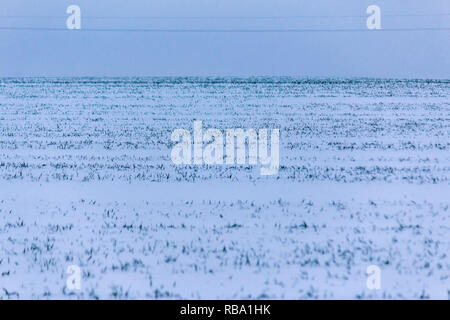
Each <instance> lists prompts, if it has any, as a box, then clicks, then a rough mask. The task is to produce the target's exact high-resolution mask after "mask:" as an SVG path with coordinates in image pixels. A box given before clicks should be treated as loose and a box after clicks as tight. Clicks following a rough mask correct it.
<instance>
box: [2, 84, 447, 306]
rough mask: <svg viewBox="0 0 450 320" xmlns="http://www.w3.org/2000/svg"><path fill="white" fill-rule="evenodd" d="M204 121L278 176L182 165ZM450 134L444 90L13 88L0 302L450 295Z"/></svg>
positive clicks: (8, 109) (5, 88)
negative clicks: (267, 147)
mask: <svg viewBox="0 0 450 320" xmlns="http://www.w3.org/2000/svg"><path fill="white" fill-rule="evenodd" d="M194 120H202V121H203V123H204V126H205V127H214V128H219V129H227V128H236V127H241V128H280V130H281V139H280V142H281V146H280V154H281V158H280V170H279V173H278V175H275V176H261V175H260V174H259V170H258V168H257V167H254V168H253V167H249V166H242V167H236V166H199V167H195V166H180V167H177V166H174V165H173V164H172V162H171V161H170V150H171V147H172V143H171V142H170V134H171V132H172V131H173V130H174V129H176V128H186V129H188V130H192V124H193V121H194ZM449 138H450V82H449V81H425V80H417V81H416V80H414V81H400V80H391V81H381V80H370V79H361V80H316V81H306V80H295V79H284V78H275V79H274V78H268V79H246V80H244V79H197V78H177V79H170V78H158V79H156V78H154V79H145V78H142V79H123V78H121V79H3V80H0V245H1V247H0V297H1V298H43V299H44V298H150V299H153V298H201V299H204V298H225V299H226V298H275V299H283V298H290V299H297V298H349V299H351V298H440V299H448V298H449V297H450V258H449V254H450V236H449V231H450V209H449V205H450V197H449V195H450V152H449V151H450V139H449ZM73 264H76V265H79V266H80V268H81V270H82V275H83V276H82V287H81V290H80V291H69V290H67V289H66V288H65V285H66V278H67V276H68V275H67V274H66V273H65V271H66V268H67V266H69V265H73ZM372 264H375V265H378V266H379V267H380V268H381V270H382V288H381V290H374V291H371V290H368V289H367V288H366V279H367V275H366V274H365V272H366V268H367V267H368V266H369V265H372Z"/></svg>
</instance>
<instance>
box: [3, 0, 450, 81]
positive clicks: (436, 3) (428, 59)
mask: <svg viewBox="0 0 450 320" xmlns="http://www.w3.org/2000/svg"><path fill="white" fill-rule="evenodd" d="M71 4H77V5H79V6H80V7H81V10H82V27H83V28H84V29H88V28H184V29H187V28H196V29H201V28H208V29H212V28H222V29H224V28H230V29H233V28H234V29H236V28H239V29H244V28H250V29H257V28H266V29H267V28H269V29H282V28H291V29H292V28H295V29H312V28H314V29H320V28H325V29H338V28H349V29H362V28H365V20H366V18H365V16H366V14H365V10H366V8H367V6H368V5H370V4H377V5H379V6H380V7H381V12H382V27H383V28H385V29H394V28H427V27H446V28H449V27H450V15H447V16H429V17H425V16H417V17H413V16H390V15H397V14H425V13H432V14H435V13H450V1H448V0H429V1H423V0H409V1H401V0H383V1H375V0H371V1H367V0H346V1H337V0H334V1H330V0H310V1H299V0H298V1H294V0H286V1H280V0H258V1H257V0H221V1H213V0H208V1H207V0H202V1H201V0H184V1H182V0H158V1H156V0H155V1H153V0H152V1H144V0H141V1H138V0H127V1H117V0H95V1H92V0H58V1H56V0H39V1H32V0H2V1H1V4H0V8H1V11H0V16H2V17H0V27H52V28H65V19H66V16H67V15H66V13H65V11H66V8H67V6H69V5H71ZM299 15H300V16H302V15H303V16H304V15H320V16H324V15H331V16H334V15H338V16H342V15H352V16H353V15H356V16H359V15H360V16H361V17H341V18H304V19H216V20H214V19H181V18H177V19H155V20H145V19H138V20H136V19H135V20H133V19H120V20H108V19H105V20H103V19H102V20H95V19H87V18H88V17H93V16H122V17H123V16H131V17H133V16H134V17H136V16H172V17H174V16H197V17H198V16H215V17H217V16H222V17H223V16H299ZM5 16H52V17H51V18H30V17H28V18H23V17H21V18H10V17H5ZM449 39H450V31H448V30H447V31H433V32H431V31H417V32H342V33H340V32H339V33H338V32H331V33H131V32H124V33H123V32H71V31H23V30H22V31H11V30H0V77H3V76H167V75H168V76H170V75H173V76H179V75H182V76H184V75H196V76H220V75H225V76H228V75H232V76H260V75H287V76H296V77H353V76H359V77H361V76H362V77H400V78H446V79H449V78H450V45H449V44H450V43H449Z"/></svg>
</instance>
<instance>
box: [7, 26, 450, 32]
mask: <svg viewBox="0 0 450 320" xmlns="http://www.w3.org/2000/svg"><path fill="white" fill-rule="evenodd" d="M0 30H3V31H66V32H154V33H157V32H166V33H169V32H170V33H309V32H311V33H313V32H372V33H374V32H407V31H411V32H414V31H450V27H448V28H395V29H378V30H369V29H157V28H155V29H145V28H139V29H114V28H112V29H103V28H88V29H80V30H75V29H74V30H69V29H65V28H31V27H0Z"/></svg>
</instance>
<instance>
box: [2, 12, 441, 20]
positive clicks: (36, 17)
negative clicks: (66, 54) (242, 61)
mask: <svg viewBox="0 0 450 320" xmlns="http://www.w3.org/2000/svg"><path fill="white" fill-rule="evenodd" d="M383 16H384V17H440V16H450V13H412V14H409V13H407V14H385V15H383ZM1 18H6V19H15V18H23V19H65V18H67V16H27V15H0V19H1ZM311 18H312V19H315V18H327V19H329V18H338V19H340V18H367V16H366V15H292V16H123V17H119V16H83V19H92V20H94V19H98V20H101V19H104V20H108V19H112V20H113V19H117V20H122V19H148V20H164V19H168V20H175V19H180V20H183V19H187V20H190V19H193V20H202V19H205V20H209V19H211V20H212V19H231V20H232V19H247V20H252V19H267V20H270V19H311Z"/></svg>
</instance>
